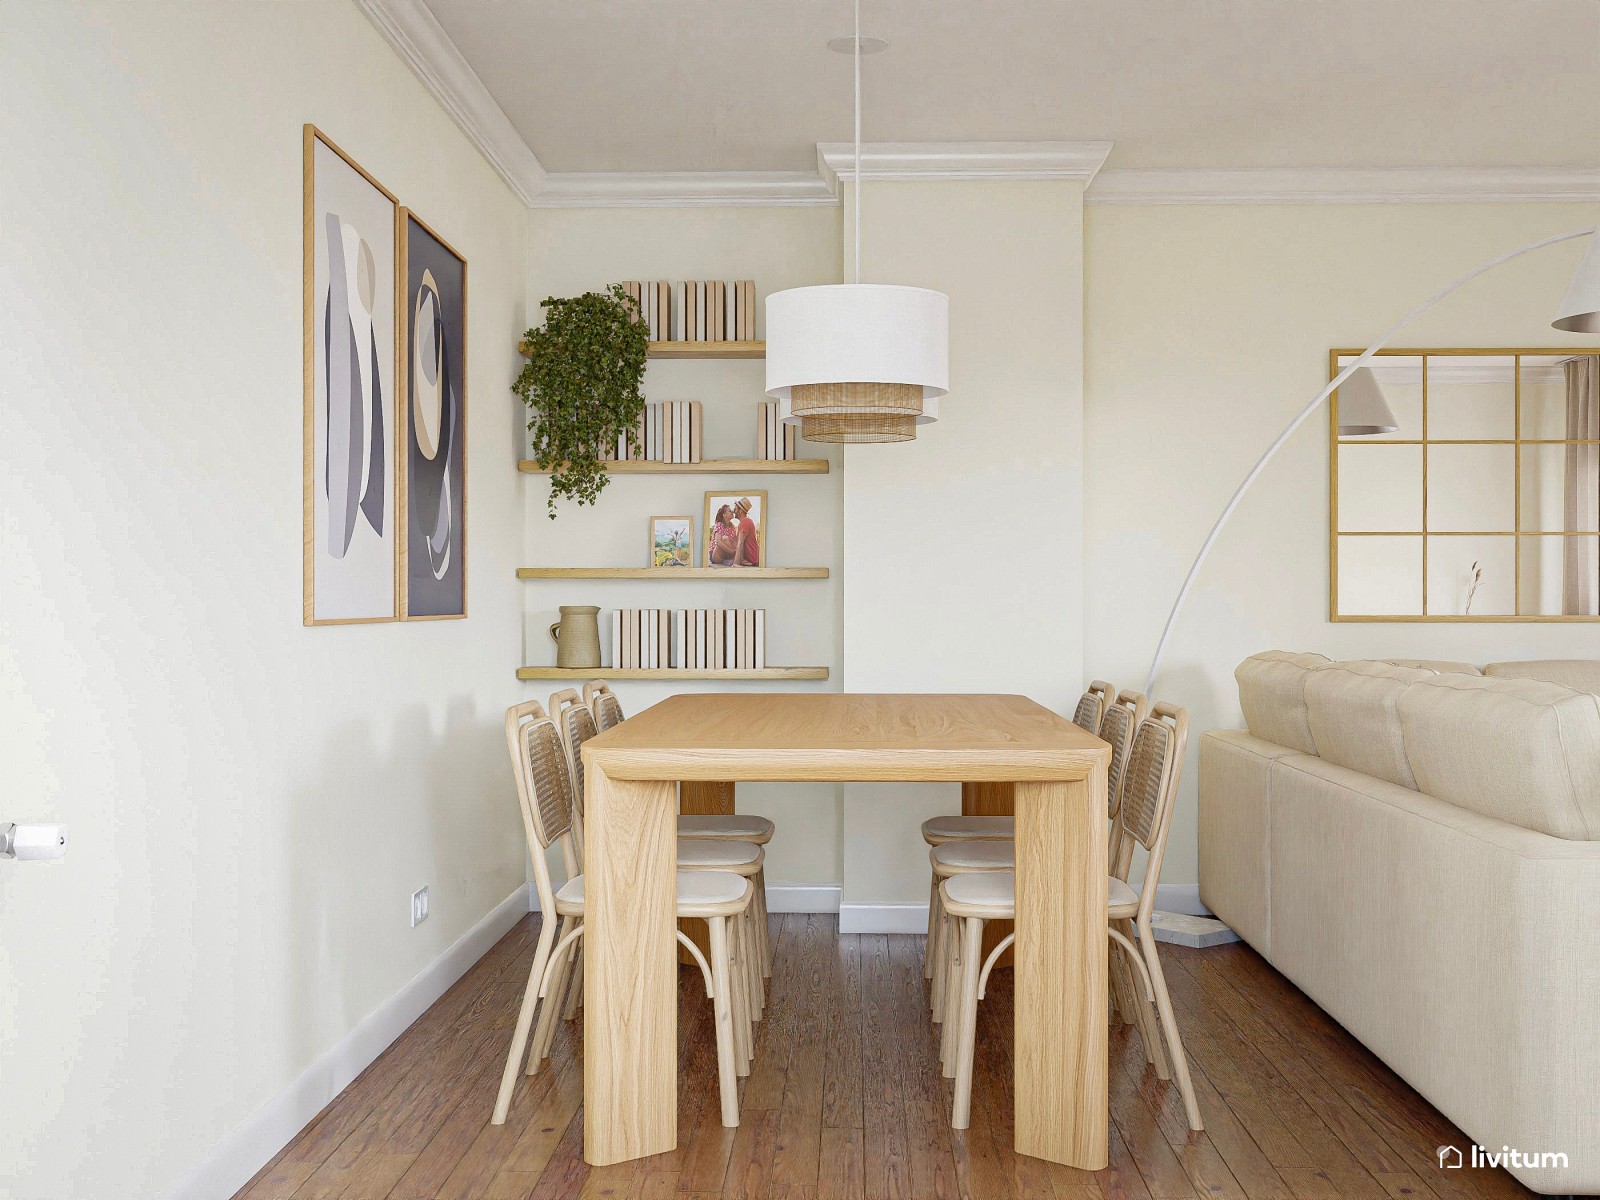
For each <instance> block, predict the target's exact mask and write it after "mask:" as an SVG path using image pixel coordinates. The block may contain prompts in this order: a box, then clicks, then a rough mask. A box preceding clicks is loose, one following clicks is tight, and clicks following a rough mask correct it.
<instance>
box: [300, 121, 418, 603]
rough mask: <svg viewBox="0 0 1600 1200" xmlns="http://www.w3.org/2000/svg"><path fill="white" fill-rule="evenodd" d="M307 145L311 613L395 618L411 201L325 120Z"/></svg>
mask: <svg viewBox="0 0 1600 1200" xmlns="http://www.w3.org/2000/svg"><path fill="white" fill-rule="evenodd" d="M302 144H303V153H304V161H303V166H304V175H303V197H302V199H303V247H302V249H303V261H302V272H303V283H302V288H303V293H302V302H303V347H302V348H303V351H304V408H303V434H304V451H303V454H304V457H303V462H302V468H303V477H302V494H301V499H302V504H303V526H302V560H301V565H302V609H303V611H302V616H303V620H304V623H305V624H306V625H308V626H311V625H349V624H364V623H370V622H381V621H394V620H398V619H399V618H400V611H401V610H400V591H399V588H400V575H399V543H400V537H399V533H398V531H397V529H396V524H397V522H396V517H397V515H398V508H399V506H398V502H397V496H398V482H397V471H396V467H397V463H398V459H399V453H398V444H399V443H398V438H397V436H396V432H397V431H396V422H395V419H394V417H395V411H396V407H397V406H396V402H395V397H396V386H395V385H396V377H397V372H398V370H399V366H400V364H399V341H400V338H399V322H398V320H397V317H396V307H395V306H396V299H397V296H398V283H397V280H398V271H397V267H396V264H397V261H398V257H399V253H400V230H401V224H400V205H399V202H398V201H397V200H396V199H395V196H394V194H393V193H392V192H390V191H389V189H388V188H386V187H384V186H383V185H382V184H381V183H379V182H378V181H377V180H376V179H374V178H373V177H372V176H371V175H370V174H368V173H367V171H366V170H364V169H363V168H362V167H361V165H360V164H359V163H357V162H356V161H355V160H354V159H353V158H351V157H350V156H349V155H348V154H346V153H345V152H344V151H343V150H341V149H340V148H339V147H338V146H337V145H335V144H334V142H333V141H332V140H331V139H330V138H329V137H328V136H327V135H326V134H324V133H323V132H322V131H321V130H319V129H318V128H317V127H316V126H315V125H309V124H308V125H306V126H304V128H303V130H302ZM319 165H320V167H321V170H320V172H319V170H318V168H319ZM385 224H387V228H385ZM336 262H337V263H338V264H339V265H340V269H338V270H335V269H333V268H334V265H335V264H336ZM336 316H337V317H339V318H341V320H339V321H338V322H337V323H336V322H335V317H336ZM335 331H337V332H338V333H339V335H340V336H339V338H338V339H337V340H336V339H335V338H334V337H333V336H332V335H333V334H334V333H335ZM385 371H387V372H388V380H387V386H385V380H384V372H385ZM330 392H333V393H334V395H333V396H332V397H331V398H330ZM319 460H320V461H319ZM319 480H320V481H321V484H322V486H321V487H320V488H319V487H318V486H317V484H318V481H319ZM319 584H320V587H319Z"/></svg>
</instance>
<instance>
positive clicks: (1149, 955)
mask: <svg viewBox="0 0 1600 1200" xmlns="http://www.w3.org/2000/svg"><path fill="white" fill-rule="evenodd" d="M1139 949H1140V950H1141V951H1142V952H1143V956H1144V962H1145V966H1146V967H1147V968H1149V971H1150V984H1151V987H1152V988H1153V989H1154V991H1155V994H1156V1011H1157V1012H1158V1013H1160V1014H1161V1028H1162V1030H1163V1031H1164V1032H1165V1033H1166V1035H1167V1051H1168V1054H1169V1056H1170V1057H1171V1059H1172V1081H1173V1082H1174V1083H1176V1084H1177V1085H1178V1093H1179V1094H1180V1095H1181V1096H1182V1097H1183V1110H1184V1113H1185V1114H1186V1115H1187V1116H1188V1118H1189V1128H1190V1129H1193V1130H1197V1131H1198V1130H1201V1129H1204V1128H1205V1125H1204V1124H1203V1123H1202V1122H1201V1120H1200V1105H1199V1104H1198V1103H1196V1101H1195V1098H1194V1080H1193V1079H1191V1078H1190V1077H1189V1056H1188V1055H1187V1054H1185V1053H1184V1049H1183V1039H1182V1038H1181V1037H1180V1036H1179V1034H1178V1019H1177V1017H1176V1016H1175V1015H1174V1014H1173V1012H1172V997H1171V996H1169V995H1168V994H1167V977H1166V976H1165V975H1164V974H1162V972H1161V956H1160V955H1159V954H1157V953H1156V939H1155V935H1154V934H1153V933H1152V932H1151V930H1150V926H1149V925H1148V924H1144V923H1141V924H1140V926H1139Z"/></svg>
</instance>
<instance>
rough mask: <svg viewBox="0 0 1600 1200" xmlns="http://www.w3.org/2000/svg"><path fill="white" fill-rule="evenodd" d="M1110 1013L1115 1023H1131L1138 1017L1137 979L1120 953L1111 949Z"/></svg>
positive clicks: (1138, 996)
mask: <svg viewBox="0 0 1600 1200" xmlns="http://www.w3.org/2000/svg"><path fill="white" fill-rule="evenodd" d="M1110 967H1111V972H1110V977H1111V1015H1112V1023H1113V1024H1116V1025H1132V1024H1133V1023H1134V1021H1136V1020H1137V1019H1138V1010H1137V1008H1136V1007H1135V1006H1136V1005H1137V1004H1138V1003H1139V998H1140V993H1139V981H1138V980H1137V979H1135V978H1134V977H1133V969H1132V967H1130V966H1129V965H1128V961H1127V959H1126V958H1124V957H1123V956H1122V955H1121V954H1118V953H1116V952H1115V951H1112V953H1111V960H1110Z"/></svg>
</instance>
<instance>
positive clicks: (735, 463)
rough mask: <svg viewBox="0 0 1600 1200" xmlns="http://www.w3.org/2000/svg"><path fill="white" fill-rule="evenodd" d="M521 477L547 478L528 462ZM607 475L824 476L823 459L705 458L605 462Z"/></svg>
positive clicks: (825, 465)
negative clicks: (689, 460)
mask: <svg viewBox="0 0 1600 1200" xmlns="http://www.w3.org/2000/svg"><path fill="white" fill-rule="evenodd" d="M517 470H519V471H521V472H522V473H523V474H524V475H548V474H549V473H550V472H548V471H546V470H544V469H543V468H541V467H540V466H539V464H538V463H536V462H534V461H533V459H531V458H524V459H522V460H521V461H520V462H518V463H517ZM606 473H607V474H608V475H826V474H827V473H828V460H827V459H825V458H788V459H778V458H708V459H705V460H704V461H703V462H697V463H665V462H608V463H607V464H606Z"/></svg>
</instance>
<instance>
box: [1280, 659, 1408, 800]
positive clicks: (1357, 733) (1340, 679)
mask: <svg viewBox="0 0 1600 1200" xmlns="http://www.w3.org/2000/svg"><path fill="white" fill-rule="evenodd" d="M1436 678H1438V672H1436V671H1433V670H1430V669H1428V668H1426V667H1398V666H1393V665H1391V664H1390V663H1386V662H1362V661H1356V662H1336V663H1329V664H1328V665H1327V666H1325V667H1322V668H1321V669H1320V670H1317V671H1313V672H1312V673H1311V674H1310V675H1308V676H1307V677H1306V715H1307V718H1308V719H1309V721H1310V724H1311V736H1312V738H1313V739H1314V740H1315V742H1316V744H1317V753H1318V755H1319V756H1320V757H1321V758H1323V759H1326V760H1327V761H1328V762H1331V763H1336V764H1338V765H1339V766H1341V767H1349V768H1350V770H1352V771H1360V772H1361V773H1362V774H1363V775H1371V776H1372V777H1373V778H1374V779H1381V780H1383V781H1384V782H1385V783H1392V784H1394V785H1396V786H1397V787H1403V788H1410V789H1411V790H1412V791H1415V790H1416V787H1417V780H1416V776H1415V775H1413V774H1412V773H1411V764H1410V763H1409V762H1407V761H1406V744H1405V738H1404V736H1402V734H1401V732H1400V697H1401V695H1403V694H1404V692H1405V690H1406V689H1407V688H1409V687H1410V686H1411V685H1412V684H1414V683H1418V682H1421V681H1422V680H1425V679H1436Z"/></svg>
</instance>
